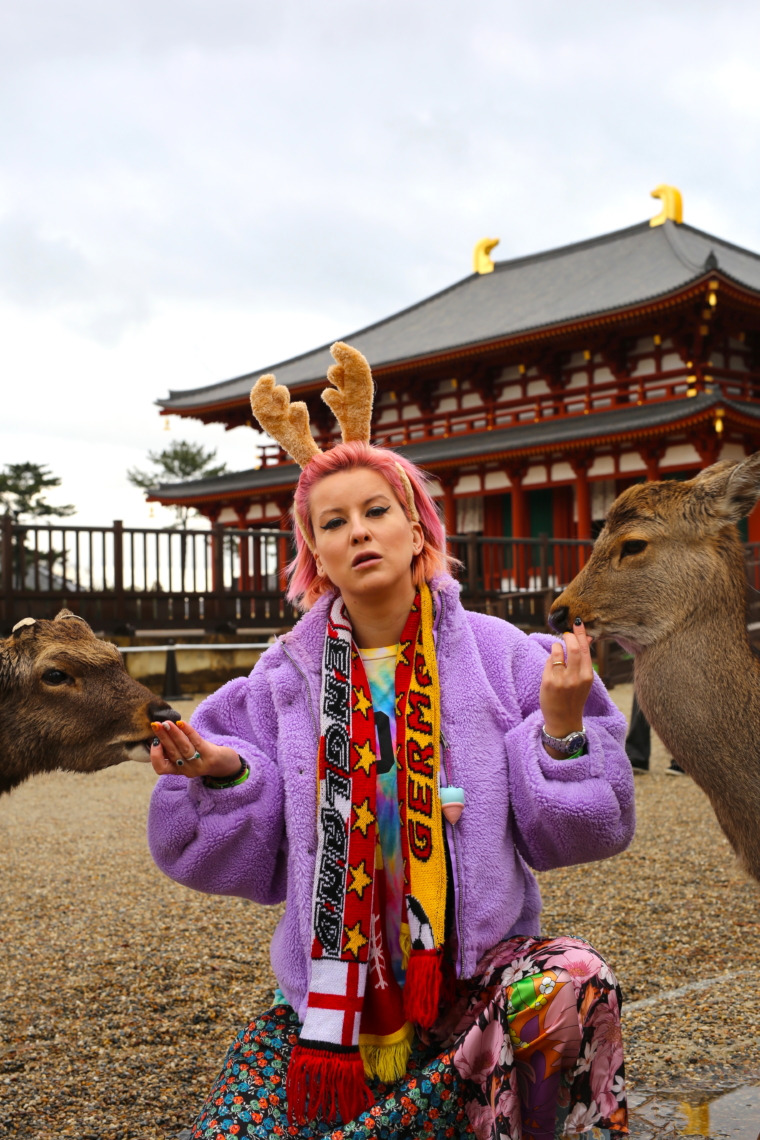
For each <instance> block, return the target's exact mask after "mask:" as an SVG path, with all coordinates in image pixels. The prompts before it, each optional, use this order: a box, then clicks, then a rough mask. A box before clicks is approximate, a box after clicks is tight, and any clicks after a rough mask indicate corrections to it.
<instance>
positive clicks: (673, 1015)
mask: <svg viewBox="0 0 760 1140" xmlns="http://www.w3.org/2000/svg"><path fill="white" fill-rule="evenodd" d="M613 697H614V698H615V699H616V700H617V701H618V703H619V704H620V707H621V708H623V710H624V711H626V712H627V711H628V708H629V706H630V686H620V687H619V688H617V689H615V690H613ZM189 708H190V706H189V704H186V705H184V706H183V708H182V711H183V713H184V714H185V715H187V714H188V712H189ZM666 767H667V757H666V756H665V753H664V750H663V748H662V746H661V745H660V744H659V742H655V748H654V755H653V762H652V768H653V770H652V772H651V773H650V774H649V775H646V776H641V777H637V780H636V790H637V799H638V811H639V825H638V832H637V837H636V840H635V842H634V844H633V846H632V847H631V849H630V850H629V851H628V852H626V853H625V854H623V855H621V856H619V857H618V858H616V859H614V860H609V861H607V862H605V863H598V864H591V865H589V866H585V867H576V868H569V869H566V870H561V871H555V872H551V873H549V874H545V875H541V876H540V879H541V888H542V891H543V894H544V899H545V904H546V905H545V917H544V927H545V929H546V930H547V931H548V932H555V933H572V934H580V935H582V936H583V937H585V938H588V939H589V940H590V941H592V942H593V943H594V944H595V945H596V946H597V947H598V948H599V949H600V950H601V951H602V953H603V954H605V956H606V957H607V958H608V960H609V961H610V963H611V964H612V966H613V967H614V968H615V970H616V971H617V973H618V976H619V977H620V980H621V983H622V985H623V988H624V991H625V996H626V999H627V1000H628V1001H629V1002H631V1003H633V1002H636V1001H641V1000H642V999H645V998H649V997H652V996H655V995H657V994H658V993H667V992H668V991H670V990H673V989H677V988H678V987H681V986H683V985H685V984H688V983H691V982H693V981H695V980H709V979H713V978H716V977H720V976H721V975H724V974H730V975H731V977H730V978H729V979H728V980H721V981H719V982H717V983H714V984H711V985H710V986H709V988H706V989H704V990H701V991H696V992H689V993H687V994H686V995H684V996H681V997H677V998H666V999H664V1000H663V1002H662V1005H659V1004H657V1003H655V1004H648V1005H647V1006H644V1007H642V1008H639V1009H636V1008H633V1009H632V1010H631V1012H630V1013H628V1014H626V1015H625V1020H624V1027H625V1034H626V1045H627V1055H628V1071H629V1076H630V1078H631V1083H632V1086H633V1088H634V1099H635V1100H636V1101H637V1102H638V1101H642V1102H643V1099H644V1098H643V1095H642V1090H644V1089H652V1088H654V1089H660V1090H665V1091H668V1090H670V1091H671V1092H672V1094H673V1095H674V1096H675V1095H676V1092H677V1091H678V1093H679V1095H680V1099H682V1100H684V1099H685V1100H687V1101H691V1102H693V1103H695V1104H696V1103H698V1102H699V1101H701V1100H703V1099H704V1096H705V1092H706V1091H707V1090H709V1091H711V1092H713V1093H715V1092H717V1091H718V1090H720V1089H727V1088H732V1087H734V1086H736V1085H738V1084H741V1083H742V1081H747V1082H749V1081H751V1080H753V1079H756V1080H760V1040H759V1037H758V1029H760V993H759V992H758V987H757V982H756V979H757V977H758V972H757V971H758V966H760V939H758V934H759V933H760V922H759V921H758V920H759V919H760V907H758V894H757V888H756V887H755V886H754V884H752V883H750V882H749V881H748V880H747V879H746V878H745V877H744V876H743V874H742V873H741V872H740V871H739V870H738V868H737V867H736V865H735V862H734V859H733V857H732V854H731V852H730V850H729V848H728V845H727V843H726V841H725V840H724V839H723V836H722V834H721V832H720V830H719V828H718V826H717V824H716V823H715V821H714V818H713V816H712V813H711V811H710V809H709V805H708V803H707V800H706V799H705V797H704V796H703V794H702V793H701V792H700V791H699V789H697V788H696V787H695V785H694V784H692V782H691V781H690V780H689V779H688V778H687V777H678V778H672V777H669V776H666V775H665V768H666ZM153 782H154V777H153V773H152V771H151V769H150V768H149V767H147V766H144V765H136V764H129V765H124V766H122V767H120V768H115V769H111V770H109V771H105V772H102V773H99V774H97V775H94V776H88V777H84V776H76V775H71V774H56V775H50V776H42V777H37V778H36V779H35V780H33V781H31V782H30V783H28V784H26V785H24V786H23V787H22V788H20V789H18V790H17V791H15V792H14V793H13V795H11V796H9V797H5V798H3V800H2V801H0V850H1V851H2V852H3V865H4V868H5V870H4V873H3V875H2V878H1V879H0V913H1V914H2V916H3V921H2V929H0V956H1V957H2V966H3V968H2V971H0V991H1V992H0V1136H3V1137H5V1136H7V1137H14V1138H20V1137H34V1138H36V1137H45V1138H46V1140H58V1138H59V1137H77V1140H126V1138H128V1137H129V1138H136V1140H173V1138H174V1137H176V1135H177V1133H178V1132H179V1131H180V1130H181V1129H183V1128H186V1127H187V1126H188V1124H189V1123H190V1122H191V1120H192V1117H193V1114H194V1110H195V1109H196V1108H197V1107H198V1106H199V1105H200V1104H201V1102H202V1100H203V1098H204V1095H205V1093H206V1090H207V1089H208V1086H209V1084H210V1082H211V1081H212V1079H213V1078H214V1076H215V1074H216V1071H217V1069H218V1067H219V1065H220V1062H221V1060H222V1057H223V1055H224V1052H225V1050H226V1047H227V1045H228V1044H229V1041H230V1040H231V1038H232V1037H233V1036H234V1034H235V1032H236V1031H237V1029H238V1028H239V1027H240V1025H242V1024H243V1023H244V1022H245V1021H247V1020H249V1019H250V1017H251V1016H252V1015H253V1013H254V1012H255V1011H256V1010H258V1009H261V1008H263V1007H265V1006H266V1005H267V1003H268V1000H269V997H270V994H271V990H272V987H273V984H274V979H273V977H272V975H271V972H270V968H269V955H268V945H269V939H270V937H271V933H272V930H273V929H274V925H275V923H276V921H277V918H278V916H279V913H280V911H279V908H274V909H263V908H258V907H255V906H253V905H251V904H249V903H246V902H243V901H241V900H238V899H225V898H213V897H210V896H205V895H199V894H195V893H193V892H192V891H188V890H185V889H184V888H182V887H179V886H176V885H175V884H173V883H171V882H170V881H169V880H168V879H165V878H164V877H163V876H162V875H161V874H160V873H159V872H158V870H156V868H155V867H154V866H153V863H152V862H151V859H150V856H149V854H148V852H147V849H146V845H145V839H144V833H145V817H146V811H147V804H148V798H149V796H150V791H151V788H152V786H153ZM643 1111H644V1110H643V1109H642V1113H643ZM647 1112H649V1114H650V1115H651V1112H652V1109H651V1103H650V1107H649V1109H647ZM644 1124H645V1121H644V1117H643V1115H642V1118H641V1120H639V1122H638V1123H637V1125H636V1128H635V1129H634V1131H635V1133H636V1134H637V1135H642V1136H643V1135H645V1134H647V1131H648V1129H647V1128H645V1127H644Z"/></svg>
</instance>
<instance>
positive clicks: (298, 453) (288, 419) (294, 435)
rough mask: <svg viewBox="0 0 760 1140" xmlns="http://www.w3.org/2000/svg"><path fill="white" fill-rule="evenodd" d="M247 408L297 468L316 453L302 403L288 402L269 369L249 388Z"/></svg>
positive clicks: (306, 411) (285, 391) (286, 391)
mask: <svg viewBox="0 0 760 1140" xmlns="http://www.w3.org/2000/svg"><path fill="white" fill-rule="evenodd" d="M251 411H252V412H253V414H254V416H255V417H256V419H257V420H258V421H259V423H260V424H261V427H262V428H263V429H264V431H265V432H267V434H268V435H271V437H272V439H274V440H276V442H277V443H279V445H280V447H282V448H284V449H285V451H287V453H288V455H290V456H292V458H293V459H295V461H296V463H297V464H298V466H299V467H305V466H306V464H307V463H308V462H309V460H310V459H313V458H314V456H315V455H317V454H318V453H319V448H318V447H317V445H316V443H315V442H314V437H313V436H312V434H311V431H310V430H309V410H308V408H307V407H306V404H304V403H303V402H302V401H300V400H299V401H298V402H297V403H295V404H291V402H290V392H289V391H288V389H287V388H286V387H285V386H284V385H283V384H277V382H276V381H275V378H274V376H273V375H272V374H271V372H270V373H267V374H266V375H265V376H259V378H258V380H257V381H256V383H255V384H254V385H253V387H252V388H251Z"/></svg>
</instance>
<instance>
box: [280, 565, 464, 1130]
mask: <svg viewBox="0 0 760 1140" xmlns="http://www.w3.org/2000/svg"><path fill="white" fill-rule="evenodd" d="M320 733H321V736H320V742H319V753H318V757H317V777H318V781H319V801H318V802H319V807H318V822H317V836H318V848H317V864H316V874H315V879H314V895H313V909H312V916H313V918H312V922H313V927H312V952H311V957H312V962H311V984H310V989H309V998H308V1008H307V1012H306V1020H305V1022H304V1025H303V1029H302V1032H301V1037H300V1039H299V1042H298V1044H297V1045H296V1046H295V1048H294V1049H293V1052H292V1055H291V1059H290V1064H289V1066H288V1075H287V1095H288V1110H289V1114H290V1117H291V1120H293V1121H295V1122H297V1123H299V1124H303V1123H306V1122H307V1121H308V1120H309V1119H313V1118H314V1117H316V1116H318V1115H321V1116H322V1117H323V1118H324V1119H325V1120H334V1119H335V1115H336V1112H339V1113H340V1115H341V1118H342V1119H343V1121H344V1122H347V1121H349V1120H352V1119H353V1118H354V1117H355V1116H357V1115H359V1113H360V1112H362V1111H363V1110H364V1109H365V1108H366V1107H367V1106H368V1105H369V1104H371V1103H372V1096H371V1094H370V1092H369V1089H368V1087H367V1083H366V1079H365V1073H366V1075H368V1076H370V1077H372V1076H378V1077H379V1078H380V1079H381V1080H384V1081H394V1080H397V1079H398V1078H399V1077H401V1076H402V1075H403V1073H404V1071H405V1068H406V1061H407V1058H408V1055H409V1052H410V1049H411V1042H412V1038H413V1028H412V1024H411V1023H413V1022H414V1023H417V1024H418V1025H421V1026H424V1027H429V1026H431V1025H432V1024H433V1022H434V1021H435V1019H436V1017H437V1014H438V1003H439V998H440V987H441V966H442V949H443V940H444V920H445V911H446V860H445V853H444V839H443V828H442V820H441V804H440V795H439V790H438V789H439V779H438V775H439V763H440V753H439V740H440V699H439V688H438V670H437V667H436V657H435V644H434V641H433V605H432V599H431V596H430V590H429V589H428V587H427V585H423V586H422V587H421V589H420V591H419V592H418V594H417V596H416V598H415V600H414V604H413V606H412V609H411V611H410V613H409V617H408V618H407V621H406V625H405V626H404V630H403V632H402V634H401V642H400V644H399V648H398V656H397V659H396V771H397V780H398V801H399V814H400V828H401V852H402V855H403V860H404V890H405V899H404V902H405V914H403V915H402V928H401V929H402V948H403V951H404V957H405V958H407V955H408V958H407V960H406V962H405V965H406V979H405V985H404V989H403V994H402V991H401V988H400V987H399V985H398V983H397V982H396V979H395V977H394V975H393V970H392V969H391V967H390V955H389V953H388V948H387V947H386V945H385V924H384V894H385V883H384V874H383V872H382V869H381V868H380V867H378V866H376V861H377V862H379V863H382V860H377V851H378V848H377V822H376V784H377V773H376V760H377V757H376V735H375V718H374V713H373V709H372V697H371V693H370V688H369V683H368V681H367V676H366V673H365V670H364V665H363V663H362V659H361V656H360V655H359V652H358V650H357V648H356V646H355V645H354V642H353V636H352V631H351V623H350V621H349V618H348V614H347V612H346V609H345V606H344V604H343V599H342V598H341V597H340V596H338V597H337V598H336V599H335V601H334V602H333V604H332V606H331V608H330V613H329V617H328V620H327V633H326V637H325V647H324V657H323V665H322V695H321V703H320Z"/></svg>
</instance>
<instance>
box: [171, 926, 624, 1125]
mask: <svg viewBox="0 0 760 1140" xmlns="http://www.w3.org/2000/svg"><path fill="white" fill-rule="evenodd" d="M457 994H458V996H457V1000H456V1002H455V1003H454V1004H453V1006H452V1007H451V1008H450V1009H449V1010H448V1011H447V1012H446V1013H445V1015H443V1016H442V1017H441V1018H440V1019H439V1021H438V1022H437V1023H436V1025H435V1026H434V1027H433V1029H432V1030H429V1031H427V1032H420V1033H419V1034H418V1036H417V1038H416V1039H415V1043H414V1048H413V1050H412V1053H411V1056H410V1058H409V1063H408V1065H407V1071H406V1073H405V1075H404V1077H403V1078H402V1079H401V1080H400V1081H398V1082H397V1083H395V1084H393V1085H386V1084H382V1083H381V1082H379V1081H372V1082H371V1083H370V1089H371V1091H372V1093H373V1095H374V1097H375V1103H374V1104H373V1105H372V1107H371V1108H369V1109H368V1110H367V1111H366V1112H363V1113H362V1114H361V1116H358V1117H357V1118H356V1119H355V1120H351V1121H348V1122H346V1123H341V1122H337V1123H336V1122H334V1121H333V1122H330V1123H325V1122H323V1121H319V1120H316V1121H314V1122H312V1123H311V1124H309V1125H306V1126H304V1125H294V1124H290V1122H289V1121H288V1114H287V1096H286V1087H287V1070H288V1060H289V1058H290V1054H291V1051H292V1049H293V1046H294V1045H295V1044H296V1042H297V1041H298V1035H299V1032H300V1029H301V1026H300V1024H299V1022H298V1019H297V1017H296V1015H295V1013H294V1011H293V1010H292V1009H291V1007H290V1006H289V1005H287V1004H286V1003H285V1002H281V1003H280V1004H277V1005H275V1006H274V1007H273V1008H272V1009H270V1010H268V1011H267V1012H266V1013H263V1014H261V1016H260V1017H257V1018H256V1019H255V1021H252V1022H251V1024H250V1025H248V1026H247V1027H246V1028H245V1029H243V1030H242V1032H241V1033H239V1034H238V1036H237V1038H236V1039H235V1041H234V1042H233V1044H232V1046H231V1047H230V1050H229V1052H228V1054H227V1057H226V1058H225V1062H224V1067H223V1068H222V1071H221V1073H220V1075H219V1077H218V1079H217V1081H216V1083H215V1084H214V1087H213V1088H212V1090H211V1094H210V1096H209V1099H208V1101H207V1102H206V1104H205V1105H204V1107H203V1109H202V1110H201V1112H200V1114H199V1116H198V1118H197V1120H196V1122H195V1125H194V1127H193V1129H192V1131H191V1133H190V1135H191V1136H192V1138H193V1140H233V1138H234V1140H238V1138H240V1137H257V1138H259V1140H272V1138H273V1137H275V1136H284V1137H288V1136H292V1137H296V1138H297V1140H317V1138H318V1137H321V1138H326V1140H370V1138H381V1140H402V1138H403V1140H410V1138H416V1137H420V1138H426V1140H427V1138H431V1140H443V1138H444V1137H446V1138H448V1137H459V1136H475V1137H477V1138H478V1140H551V1138H552V1137H554V1136H575V1135H578V1134H579V1133H582V1132H587V1131H588V1130H589V1129H591V1128H597V1129H602V1130H607V1132H608V1135H609V1134H610V1133H613V1134H623V1135H625V1134H627V1132H628V1114H627V1106H626V1098H625V1076H624V1069H623V1042H622V1035H621V1032H620V1006H621V1001H622V997H621V993H620V987H619V986H618V984H617V982H616V980H615V977H614V975H613V973H612V971H611V970H610V968H609V967H608V966H607V964H606V962H605V961H604V959H603V958H602V957H601V955H599V954H598V953H597V952H596V951H595V950H594V949H593V948H592V947H591V946H590V945H589V944H588V943H587V942H584V941H583V940H582V939H579V938H552V939H549V938H544V939H539V938H522V937H518V938H509V939H506V940H505V941H504V942H499V943H498V944H497V945H496V946H494V948H493V949H492V950H490V951H489V952H488V953H487V954H486V955H485V957H484V958H483V959H482V960H481V961H480V962H479V963H478V973H477V976H476V977H475V978H471V979H468V980H466V981H462V982H459V983H458V991H457Z"/></svg>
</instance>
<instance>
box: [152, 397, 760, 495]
mask: <svg viewBox="0 0 760 1140" xmlns="http://www.w3.org/2000/svg"><path fill="white" fill-rule="evenodd" d="M717 407H721V408H723V409H724V414H725V415H726V418H727V419H735V420H737V421H739V422H743V423H745V424H748V425H750V426H752V427H754V425H755V424H757V425H758V426H760V407H758V406H757V405H753V404H748V403H744V402H740V401H736V400H727V399H726V398H725V397H724V396H722V395H720V393H717V392H703V393H701V394H700V395H698V396H694V397H692V398H689V397H684V398H683V399H679V400H662V401H660V402H658V403H651V404H640V405H635V404H634V405H632V406H629V407H623V408H617V409H615V410H614V411H610V412H595V413H594V414H593V415H590V416H562V417H557V418H551V419H544V420H541V421H540V422H539V423H528V424H520V425H518V426H517V427H508V428H501V429H497V430H495V431H490V432H473V433H462V435H450V436H447V437H446V438H442V439H432V440H425V441H424V442H421V443H412V444H406V445H399V446H398V447H395V448H393V450H394V451H398V452H400V453H401V454H403V455H405V456H406V457H407V459H409V460H411V462H412V463H416V464H419V465H420V466H421V467H424V468H426V469H427V470H433V471H434V470H435V468H436V466H441V467H443V466H449V465H451V464H455V465H457V466H462V465H463V464H466V463H467V462H468V461H469V462H488V461H489V460H495V459H500V460H503V459H505V458H508V457H509V456H510V455H513V456H514V457H515V459H517V458H518V457H520V456H526V455H530V454H531V453H539V452H542V451H547V450H549V451H553V450H555V449H562V450H563V451H571V450H573V449H574V448H575V449H578V450H582V449H583V447H584V446H586V445H588V444H590V443H591V442H592V441H595V442H597V443H598V442H599V441H602V440H615V441H617V442H622V441H623V440H625V439H631V440H635V439H636V437H637V436H641V437H645V438H647V439H649V438H651V437H652V436H654V435H656V434H657V433H658V430H661V431H662V432H663V433H667V432H668V431H669V430H672V429H673V428H674V427H675V426H677V425H680V424H684V425H686V424H693V423H695V422H698V421H700V420H703V419H707V418H709V416H710V415H711V414H712V411H713V409H715V408H717ZM298 475H299V470H298V467H297V466H296V464H295V463H287V464H280V465H279V466H273V467H260V468H258V469H256V468H254V469H252V470H250V471H234V472H230V473H229V474H227V475H218V476H217V477H216V478H214V479H197V480H194V481H193V482H190V483H164V484H161V485H160V486H158V487H155V488H153V490H152V491H151V493H150V494H149V496H148V498H149V499H153V500H159V501H164V502H182V501H185V500H193V499H196V500H198V499H217V500H222V499H224V498H225V496H235V495H240V494H241V493H243V492H252V493H254V494H255V493H260V492H261V491H265V490H272V489H274V488H292V487H293V486H295V483H296V480H297V479H298Z"/></svg>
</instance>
